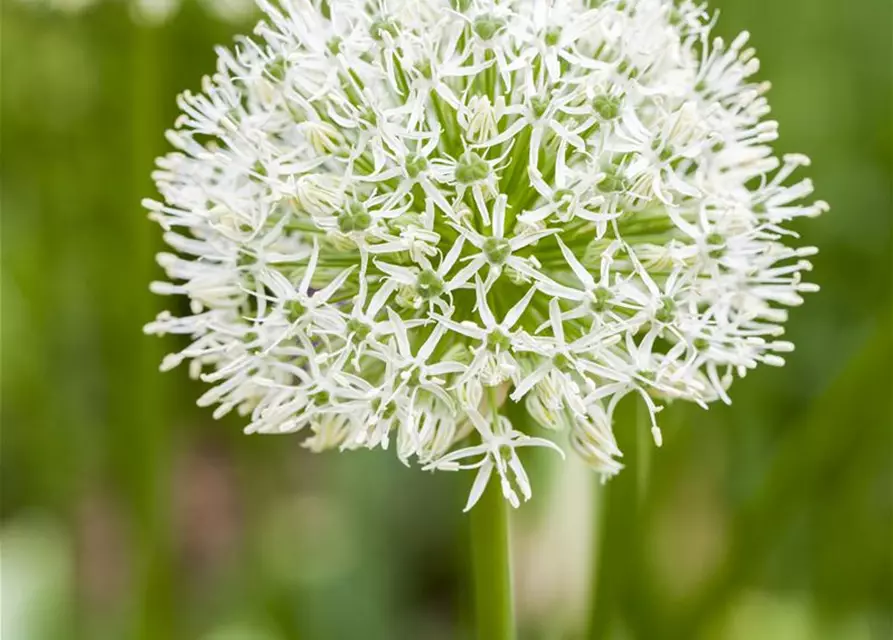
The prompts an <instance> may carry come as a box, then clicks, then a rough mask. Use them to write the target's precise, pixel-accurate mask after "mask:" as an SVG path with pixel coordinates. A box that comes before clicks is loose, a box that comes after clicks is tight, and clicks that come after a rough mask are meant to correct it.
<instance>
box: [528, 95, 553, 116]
mask: <svg viewBox="0 0 893 640" xmlns="http://www.w3.org/2000/svg"><path fill="white" fill-rule="evenodd" d="M548 108H549V99H548V98H543V97H541V96H532V97H531V98H530V110H531V111H532V112H533V115H535V116H536V117H537V118H542V117H543V116H544V115H545V113H546V109H548Z"/></svg>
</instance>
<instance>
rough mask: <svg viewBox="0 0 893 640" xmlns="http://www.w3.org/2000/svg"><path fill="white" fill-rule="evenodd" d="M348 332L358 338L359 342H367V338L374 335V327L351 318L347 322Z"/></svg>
mask: <svg viewBox="0 0 893 640" xmlns="http://www.w3.org/2000/svg"><path fill="white" fill-rule="evenodd" d="M347 331H348V333H352V334H353V335H354V336H356V338H357V340H365V339H366V337H367V336H368V335H369V334H370V333H372V327H370V326H369V325H368V324H366V323H365V322H363V321H362V320H357V319H356V318H351V319H350V320H348V321H347Z"/></svg>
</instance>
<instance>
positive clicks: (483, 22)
mask: <svg viewBox="0 0 893 640" xmlns="http://www.w3.org/2000/svg"><path fill="white" fill-rule="evenodd" d="M504 26H505V21H503V20H500V19H499V18H497V17H495V16H481V17H480V18H478V19H477V20H475V21H474V26H473V27H472V28H473V29H474V33H475V35H477V37H478V38H480V39H481V40H490V39H491V38H492V37H493V36H495V35H496V34H497V33H498V32H499V30H500V29H502V28H503V27H504Z"/></svg>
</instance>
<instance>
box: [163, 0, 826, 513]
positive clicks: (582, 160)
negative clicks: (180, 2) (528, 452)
mask: <svg viewBox="0 0 893 640" xmlns="http://www.w3.org/2000/svg"><path fill="white" fill-rule="evenodd" d="M260 6H261V8H262V10H263V11H264V12H265V13H266V16H267V18H266V20H265V21H264V22H261V23H260V24H259V25H258V26H257V28H256V30H255V37H254V38H253V39H247V38H246V39H241V40H239V41H238V43H237V45H236V47H235V48H234V49H233V50H226V49H220V50H219V51H218V68H217V73H215V74H214V75H213V76H212V77H210V78H205V80H204V82H203V85H202V92H201V93H200V94H191V93H185V94H183V95H182V96H181V97H180V99H179V106H180V108H181V109H182V115H181V116H180V118H179V119H178V120H177V123H176V127H175V129H174V130H173V131H171V132H169V133H168V139H169V141H170V143H171V144H172V145H173V146H174V147H175V149H176V151H175V152H173V153H171V154H170V155H168V156H166V157H164V158H162V159H160V160H159V162H158V166H159V169H158V171H157V172H156V174H155V179H156V181H157V184H158V188H159V190H160V192H161V195H162V201H160V202H154V201H147V202H146V207H147V208H148V209H149V210H150V211H151V217H152V218H153V219H155V220H156V221H158V223H159V224H161V226H162V227H163V228H164V229H165V231H166V233H165V239H166V241H167V243H168V244H169V245H170V246H171V248H172V250H173V252H172V253H163V254H161V255H160V256H159V262H160V263H161V265H162V266H163V267H164V269H165V270H166V272H167V274H168V276H169V278H170V280H171V283H155V284H153V290H154V291H156V292H157V293H160V294H175V295H185V296H187V297H188V299H189V302H190V313H189V314H187V315H185V316H183V317H175V316H173V315H171V314H168V313H164V314H162V315H161V316H159V317H158V318H157V320H156V321H155V322H153V323H151V324H150V325H148V327H147V331H148V332H150V333H155V334H171V333H173V334H184V335H186V336H188V337H189V340H190V341H191V343H190V344H189V346H187V347H186V348H185V349H184V350H183V351H181V352H180V353H177V354H174V355H171V356H168V357H167V358H166V359H165V361H164V363H163V368H165V369H167V368H170V367H173V366H175V365H177V364H179V363H180V362H182V361H184V360H188V361H189V362H190V371H191V372H192V374H193V375H195V376H200V377H201V378H202V379H203V380H205V381H206V382H209V383H210V384H211V385H212V386H211V388H210V390H209V391H208V392H207V393H205V394H204V395H203V396H202V397H201V398H200V400H199V404H201V405H217V409H216V411H215V412H214V415H215V416H222V415H224V414H226V413H227V412H229V411H231V410H233V409H237V410H238V411H239V412H241V413H242V414H244V415H245V416H247V428H246V431H247V432H249V433H255V432H258V433H300V434H301V435H302V436H303V437H304V438H305V440H304V442H305V444H306V446H307V447H308V448H310V449H312V450H314V451H321V450H324V449H331V448H337V449H340V450H348V449H356V448H360V447H368V448H374V447H382V448H392V449H393V450H395V451H396V453H397V456H398V457H399V458H400V460H402V461H404V462H406V463H409V462H410V461H417V462H418V463H420V464H421V465H423V466H424V467H425V468H426V469H440V470H455V469H467V468H473V469H476V470H477V479H476V481H475V483H474V488H473V490H472V493H471V496H470V499H469V502H468V508H470V507H471V506H472V505H473V504H474V503H475V501H476V500H477V499H478V498H479V497H480V495H481V493H482V491H483V489H484V487H485V486H486V484H487V482H488V481H489V480H490V479H492V477H493V476H494V471H495V475H496V476H497V479H498V481H499V482H500V483H501V487H502V490H503V493H504V494H505V496H506V498H507V499H508V500H509V501H510V502H511V503H512V504H514V505H517V504H518V503H519V502H520V500H521V499H525V500H526V499H528V498H529V497H530V495H531V488H530V483H529V481H528V478H527V475H526V474H525V472H524V468H523V466H522V464H521V460H520V458H519V454H518V450H519V449H521V448H523V447H529V446H540V447H551V448H553V449H556V450H557V451H558V452H559V453H560V452H561V451H562V448H561V447H560V446H559V445H558V444H556V442H561V441H565V440H566V441H569V442H570V444H571V445H572V447H573V449H574V450H575V451H576V453H577V454H579V455H580V456H582V457H583V459H584V460H585V461H586V462H587V463H589V464H590V465H591V466H592V468H593V469H595V470H596V471H598V472H599V473H601V474H603V475H604V477H609V476H611V475H614V474H616V473H617V472H618V471H619V470H620V469H621V464H620V463H619V461H618V458H619V457H620V456H621V452H620V450H619V449H618V447H617V444H616V442H615V439H614V436H613V433H612V414H613V412H614V408H615V407H616V405H617V403H618V401H619V400H620V399H621V398H622V397H624V396H626V395H628V394H634V395H637V396H638V397H640V398H641V400H640V401H641V402H644V403H645V404H646V405H647V407H648V411H649V412H650V415H651V420H652V425H653V429H652V433H653V436H654V439H655V441H656V443H657V444H658V445H659V444H660V443H661V432H660V429H659V427H658V423H657V415H658V413H659V411H660V409H661V407H662V406H663V405H664V404H666V403H667V402H669V401H672V400H687V401H691V402H695V403H697V404H699V405H701V406H704V407H706V405H707V404H709V403H710V402H713V401H714V400H717V399H718V400H721V401H723V402H730V400H729V393H728V390H729V386H730V385H731V382H732V379H733V377H734V376H735V375H738V376H743V375H744V374H745V373H746V372H747V370H749V369H752V368H755V367H756V366H757V365H758V364H760V363H765V364H769V365H781V364H783V363H784V360H783V359H782V356H781V355H780V354H783V353H785V352H787V351H790V350H791V348H792V345H791V344H790V343H789V342H785V341H783V340H781V339H780V336H781V335H782V334H783V328H782V325H783V323H784V322H785V320H786V318H787V313H786V311H785V308H786V307H790V306H795V305H799V304H800V303H801V301H802V298H801V294H802V293H804V292H808V291H814V290H815V289H816V287H815V286H813V285H810V284H807V283H805V282H803V280H802V273H803V272H805V271H809V270H810V268H811V265H810V263H809V262H808V260H807V258H808V257H809V256H810V255H812V254H814V253H815V249H814V248H813V247H805V248H790V247H788V246H787V245H786V244H785V243H784V242H783V241H784V240H786V239H788V238H795V237H796V234H795V233H793V232H791V231H790V230H788V229H786V227H785V225H786V224H787V223H788V222H789V221H791V220H793V219H795V218H798V217H802V216H814V215H816V214H818V213H820V212H821V211H823V210H824V209H825V208H826V205H825V204H824V203H822V202H818V203H815V204H803V203H801V200H802V199H803V198H804V197H805V196H808V195H809V193H810V192H811V191H812V184H811V183H810V181H809V180H800V181H791V180H790V176H791V174H792V173H793V172H794V171H795V170H796V169H797V168H798V167H800V166H802V165H807V164H808V160H807V158H805V157H803V156H799V155H791V156H785V157H783V158H782V159H779V158H777V157H775V156H774V155H773V152H772V149H771V147H770V146H769V145H770V143H772V142H773V141H774V140H775V138H776V136H777V124H776V123H775V122H774V121H770V120H766V119H765V118H766V116H767V115H768V113H769V106H768V104H767V102H766V98H765V93H766V90H767V89H768V85H767V84H766V83H758V82H755V81H753V80H751V78H752V76H753V75H754V74H755V73H756V72H757V70H758V68H759V64H758V62H757V59H756V58H755V57H754V52H753V50H752V49H748V48H746V46H745V45H746V42H747V34H746V33H745V34H742V35H741V36H739V37H738V38H736V39H735V40H734V41H733V42H732V43H730V44H727V43H725V42H723V41H722V39H720V38H711V36H710V30H711V26H712V20H711V18H710V17H709V16H708V14H707V13H706V12H705V9H704V7H703V6H701V5H698V4H695V3H693V2H691V1H689V0H686V1H683V2H671V1H669V0H606V1H603V2H597V1H595V2H593V1H590V2H585V1H583V0H552V1H551V2H546V1H544V0H540V1H531V0H504V1H495V0H454V1H453V2H447V1H446V0H439V1H438V0H379V2H374V3H373V2H368V1H367V0H363V1H359V0H338V2H332V1H326V0H313V1H311V0H291V1H288V2H283V3H282V4H280V5H274V4H271V3H269V2H266V0H261V1H260ZM509 398H510V399H511V401H514V402H523V403H524V404H525V405H526V409H527V412H528V413H529V415H530V416H531V417H532V418H533V419H534V420H535V421H536V422H538V423H539V424H540V425H541V426H542V427H545V428H546V429H549V430H552V432H553V433H554V441H553V440H552V439H546V438H542V437H533V436H532V435H531V434H530V433H529V431H530V429H529V428H528V427H527V426H526V425H513V424H511V423H510V422H509V420H508V419H507V418H505V417H504V416H498V415H496V405H498V404H501V403H503V402H507V401H508V399H509Z"/></svg>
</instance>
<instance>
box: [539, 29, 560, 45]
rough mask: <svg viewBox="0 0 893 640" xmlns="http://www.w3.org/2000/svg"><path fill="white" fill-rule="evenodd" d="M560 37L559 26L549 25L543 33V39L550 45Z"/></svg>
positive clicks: (555, 43)
mask: <svg viewBox="0 0 893 640" xmlns="http://www.w3.org/2000/svg"><path fill="white" fill-rule="evenodd" d="M560 39H561V27H549V28H548V29H546V32H545V34H543V40H545V42H546V44H547V45H549V46H550V47H554V46H555V45H557V44H558V41H559V40H560Z"/></svg>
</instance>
